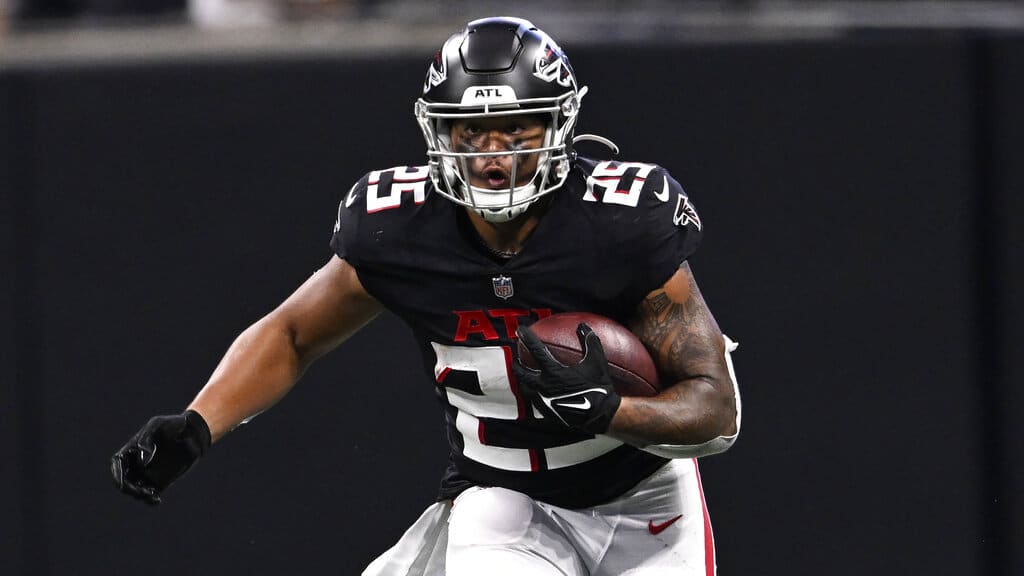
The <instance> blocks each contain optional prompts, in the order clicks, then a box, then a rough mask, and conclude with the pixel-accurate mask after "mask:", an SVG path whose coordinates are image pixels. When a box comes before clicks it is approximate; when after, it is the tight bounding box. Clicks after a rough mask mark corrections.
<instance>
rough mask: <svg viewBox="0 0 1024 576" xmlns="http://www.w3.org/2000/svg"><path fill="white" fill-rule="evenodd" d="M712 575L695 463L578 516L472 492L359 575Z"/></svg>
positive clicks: (662, 472)
mask: <svg viewBox="0 0 1024 576" xmlns="http://www.w3.org/2000/svg"><path fill="white" fill-rule="evenodd" d="M480 574H485V575H486V576H506V575H507V576H513V575H514V576H522V575H524V574H530V575H538V576H541V575H549V574H550V575H552V576H555V575H559V576H623V575H631V576H655V575H660V574H673V575H686V576H715V574H716V568H715V544H714V538H713V536H712V533H711V521H710V519H709V517H708V513H707V507H706V505H705V503H704V494H703V490H702V489H701V484H700V473H699V472H698V470H697V461H696V460H672V461H670V462H669V463H668V464H666V465H665V466H663V467H662V468H661V469H659V470H658V471H657V472H655V473H654V474H652V475H651V476H649V477H648V478H647V479H645V480H644V481H642V482H641V483H640V484H638V485H637V486H635V487H634V488H633V489H632V490H630V491H629V492H627V493H625V494H623V495H622V496H620V497H619V498H617V499H615V500H613V501H611V502H606V503H604V504H600V505H598V506H594V507H591V508H582V509H577V510H572V509H568V508H560V507H558V506H552V505H550V504H546V503H544V502H537V501H535V500H532V499H531V498H529V497H528V496H526V495H524V494H521V493H519V492H515V491H512V490H507V489H505V488H481V487H475V488H470V489H469V490H466V491H465V492H463V493H462V494H460V495H459V496H458V498H456V499H455V501H454V503H452V502H450V501H443V502H438V503H435V504H434V505H432V506H430V507H429V508H427V510H426V511H425V512H424V513H423V515H422V516H420V518H419V520H417V521H416V523H415V524H413V526H412V527H411V528H409V530H408V531H406V533H405V535H403V536H402V538H401V540H399V541H398V543H397V544H395V545H394V546H393V547H392V548H391V549H390V550H388V551H387V552H385V553H384V554H382V555H381V556H380V557H378V558H377V559H376V560H374V561H373V563H371V564H370V565H369V566H368V567H367V568H366V570H365V571H364V572H363V576H414V575H415V576H420V575H429V576H440V575H447V576H470V575H472V576H477V575H480Z"/></svg>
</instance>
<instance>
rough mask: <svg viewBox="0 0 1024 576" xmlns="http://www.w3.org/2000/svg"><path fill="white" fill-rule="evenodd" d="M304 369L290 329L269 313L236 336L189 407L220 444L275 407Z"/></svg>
mask: <svg viewBox="0 0 1024 576" xmlns="http://www.w3.org/2000/svg"><path fill="white" fill-rule="evenodd" d="M304 368H305V366H303V364H302V362H301V360H300V357H299V354H298V352H297V351H296V347H295V345H294V338H293V336H292V334H291V332H290V331H289V330H288V329H287V328H286V327H285V326H283V325H282V324H281V323H280V322H277V321H275V319H274V317H273V315H271V316H267V317H265V318H263V319H262V320H260V321H258V322H256V323H255V324H253V325H252V326H250V327H249V328H248V329H246V330H245V331H244V332H242V334H240V335H239V336H238V338H237V339H235V341H234V343H232V344H231V347H230V348H229V349H228V351H227V353H226V354H225V355H224V358H223V359H222V360H221V361H220V364H219V365H218V366H217V369H216V370H214V372H213V375H212V376H211V377H210V380H209V381H208V382H207V383H206V386H204V387H203V389H202V390H201V391H200V392H199V394H198V395H197V396H196V398H195V400H193V401H192V404H190V405H189V408H190V409H192V410H195V411H196V412H198V413H199V414H200V415H202V417H203V418H204V419H205V420H206V423H207V425H209V427H210V434H211V436H212V437H213V441H214V442H216V441H217V440H218V439H219V438H221V437H223V436H224V435H225V434H227V433H228V432H230V431H231V430H232V429H233V428H235V427H236V426H238V425H239V424H240V423H241V422H242V421H244V420H245V419H246V418H250V417H252V416H255V415H256V414H259V413H260V412H263V411H264V410H266V409H268V408H270V407H271V406H273V405H274V404H275V403H276V402H277V401H278V400H280V399H281V397H283V396H284V395H285V394H287V393H288V391H289V390H290V389H291V388H292V386H294V385H295V382H296V381H297V380H298V378H299V376H300V375H301V373H302V371H303V370H304Z"/></svg>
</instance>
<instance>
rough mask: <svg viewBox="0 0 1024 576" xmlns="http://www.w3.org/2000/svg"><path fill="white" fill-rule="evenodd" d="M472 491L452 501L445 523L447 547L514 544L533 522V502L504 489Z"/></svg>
mask: <svg viewBox="0 0 1024 576" xmlns="http://www.w3.org/2000/svg"><path fill="white" fill-rule="evenodd" d="M471 490H472V491H467V492H466V493H463V494H462V495H461V496H459V497H458V498H457V499H456V500H455V506H454V507H453V508H452V514H451V517H450V518H449V520H448V543H449V545H456V546H488V545H503V544H513V543H516V542H518V541H520V540H521V539H522V538H523V536H525V535H526V533H527V531H528V530H529V528H530V523H531V521H532V520H533V513H534V503H533V500H531V499H530V498H529V497H527V496H525V495H523V494H520V493H519V492H514V491H512V490H506V489H504V488H482V489H471Z"/></svg>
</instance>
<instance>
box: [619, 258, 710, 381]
mask: <svg viewBox="0 0 1024 576" xmlns="http://www.w3.org/2000/svg"><path fill="white" fill-rule="evenodd" d="M680 269H681V270H683V271H684V273H685V276H686V281H687V282H688V283H689V286H688V289H687V290H673V289H672V287H671V286H670V284H671V282H670V283H669V284H666V286H665V287H662V288H659V289H658V290H656V291H654V292H652V293H651V294H650V295H649V296H648V297H647V298H646V299H645V300H644V301H643V302H642V303H641V304H640V309H639V314H638V317H637V319H636V321H635V323H634V325H633V327H632V328H633V330H634V331H635V332H636V334H637V336H639V337H640V340H641V341H642V342H643V343H644V344H645V345H646V346H647V349H648V350H649V351H650V352H651V355H652V357H653V358H654V362H655V364H656V365H657V366H658V368H659V370H660V371H661V372H662V375H663V376H664V377H666V379H667V380H668V381H679V380H683V379H687V378H693V377H699V376H708V375H709V374H708V372H707V370H708V369H709V368H711V366H714V365H715V364H716V363H717V362H716V359H717V358H718V357H719V356H720V355H721V352H722V351H721V350H719V348H721V346H722V345H721V342H722V337H721V335H720V331H719V328H718V324H717V323H716V322H715V319H714V318H713V317H712V316H711V313H710V311H708V308H707V305H706V304H705V303H704V298H703V297H702V296H701V294H700V290H699V289H698V288H697V283H696V281H694V279H693V275H692V274H690V270H689V266H688V265H687V264H686V263H685V262H684V263H683V265H682V266H680ZM676 292H680V294H676ZM709 363H710V364H709Z"/></svg>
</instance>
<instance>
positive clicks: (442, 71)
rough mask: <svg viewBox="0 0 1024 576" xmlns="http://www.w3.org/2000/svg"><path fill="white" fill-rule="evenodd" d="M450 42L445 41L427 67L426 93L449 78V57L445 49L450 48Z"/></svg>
mask: <svg viewBox="0 0 1024 576" xmlns="http://www.w3.org/2000/svg"><path fill="white" fill-rule="evenodd" d="M449 42H451V40H449V41H448V42H445V43H444V46H442V47H441V49H440V50H438V51H437V53H436V54H434V61H433V62H431V64H430V67H429V68H427V78H426V80H424V81H423V93H424V94H426V93H427V92H428V91H430V89H431V88H433V87H434V86H440V85H441V84H443V83H444V81H445V80H447V79H448V58H447V55H446V54H445V51H446V50H447V49H448V44H449Z"/></svg>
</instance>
